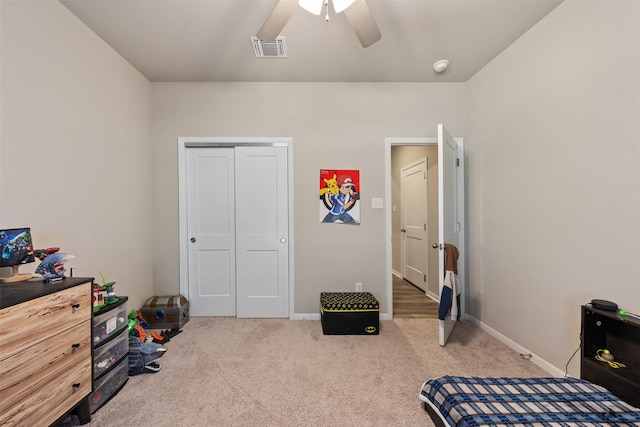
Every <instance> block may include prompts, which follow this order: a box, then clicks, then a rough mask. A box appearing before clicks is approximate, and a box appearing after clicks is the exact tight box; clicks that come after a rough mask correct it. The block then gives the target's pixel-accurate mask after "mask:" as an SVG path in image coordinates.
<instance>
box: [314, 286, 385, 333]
mask: <svg viewBox="0 0 640 427" xmlns="http://www.w3.org/2000/svg"><path fill="white" fill-rule="evenodd" d="M320 318H321V320H322V332H323V333H324V334H325V335H378V334H379V333H380V304H379V303H378V300H377V299H376V298H375V297H374V296H373V295H372V294H371V293H370V292H321V293H320Z"/></svg>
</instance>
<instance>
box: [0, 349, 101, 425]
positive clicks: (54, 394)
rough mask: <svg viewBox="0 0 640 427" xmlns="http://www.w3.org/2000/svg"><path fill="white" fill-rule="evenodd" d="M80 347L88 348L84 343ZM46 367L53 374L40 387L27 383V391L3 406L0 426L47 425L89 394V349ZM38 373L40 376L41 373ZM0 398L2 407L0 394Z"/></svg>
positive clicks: (0, 412) (0, 414)
mask: <svg viewBox="0 0 640 427" xmlns="http://www.w3.org/2000/svg"><path fill="white" fill-rule="evenodd" d="M84 347H85V348H88V346H84ZM82 351H83V352H84V351H85V350H82ZM31 361H33V360H31ZM63 367H64V368H63ZM48 369H51V370H55V371H56V372H57V376H56V377H55V378H54V379H53V380H52V381H50V382H49V383H48V384H47V385H46V386H44V387H37V386H35V383H31V386H30V387H29V388H30V390H31V393H30V394H28V396H26V397H25V398H23V399H15V398H14V397H13V396H11V399H12V403H13V406H11V407H10V408H9V409H8V410H7V411H6V412H5V411H4V409H3V410H2V411H0V425H2V426H3V427H10V426H47V425H50V424H51V423H53V422H54V421H55V420H57V419H58V418H60V417H61V416H62V415H64V414H65V413H67V411H68V410H69V409H71V408H72V407H73V406H75V405H76V404H77V403H79V402H80V401H81V400H82V399H83V398H84V397H86V396H87V395H88V394H89V393H91V353H90V350H89V352H88V353H87V354H84V355H82V357H78V358H77V359H75V356H74V359H73V360H71V359H69V360H65V361H64V362H61V363H60V365H59V366H57V365H56V366H51V367H50V368H48ZM41 374H43V375H44V372H41ZM35 381H36V382H37V380H35ZM20 386H21V385H20ZM3 387H4V385H3ZM3 393H4V390H3ZM0 399H2V401H3V402H2V404H3V406H4V405H5V402H4V396H3V398H0Z"/></svg>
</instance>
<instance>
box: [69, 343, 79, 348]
mask: <svg viewBox="0 0 640 427" xmlns="http://www.w3.org/2000/svg"><path fill="white" fill-rule="evenodd" d="M71 348H80V344H78V343H75V344H71Z"/></svg>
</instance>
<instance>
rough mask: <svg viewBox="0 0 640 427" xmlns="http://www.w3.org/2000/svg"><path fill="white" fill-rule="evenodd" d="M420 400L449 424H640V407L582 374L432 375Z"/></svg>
mask: <svg viewBox="0 0 640 427" xmlns="http://www.w3.org/2000/svg"><path fill="white" fill-rule="evenodd" d="M420 399H421V400H422V401H424V402H426V403H427V404H430V405H431V407H432V408H434V409H435V410H436V412H438V413H440V414H441V415H442V418H443V419H444V420H446V423H448V424H449V426H451V427H453V426H458V427H463V426H640V409H638V408H635V407H633V406H631V405H629V404H627V403H625V402H624V401H622V400H620V399H618V398H617V397H616V396H614V395H613V394H611V393H609V392H608V391H607V390H606V389H604V388H602V387H600V386H597V385H595V384H592V383H590V382H588V381H585V380H581V379H577V378H477V377H454V376H444V377H440V378H436V379H432V380H428V381H426V382H425V383H424V385H423V386H422V390H421V392H420Z"/></svg>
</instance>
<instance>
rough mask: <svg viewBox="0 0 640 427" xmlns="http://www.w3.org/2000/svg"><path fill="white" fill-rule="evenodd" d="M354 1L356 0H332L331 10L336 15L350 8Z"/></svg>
mask: <svg viewBox="0 0 640 427" xmlns="http://www.w3.org/2000/svg"><path fill="white" fill-rule="evenodd" d="M355 1H356V0H332V2H333V10H335V11H336V13H340V12H342V11H344V10H345V9H346V8H348V7H349V6H351V5H352V4H353V3H354V2H355Z"/></svg>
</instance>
